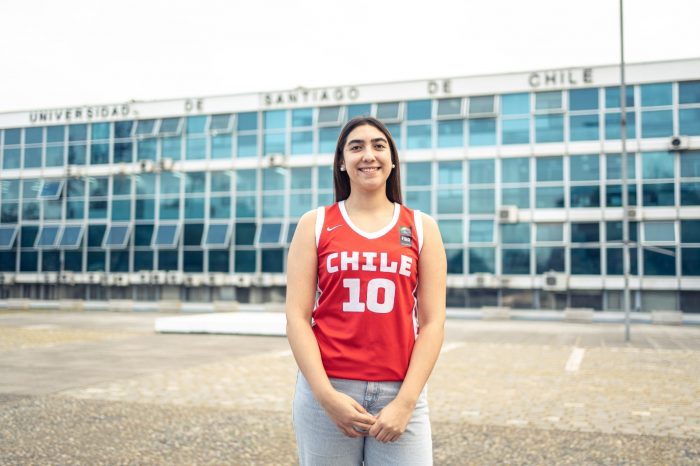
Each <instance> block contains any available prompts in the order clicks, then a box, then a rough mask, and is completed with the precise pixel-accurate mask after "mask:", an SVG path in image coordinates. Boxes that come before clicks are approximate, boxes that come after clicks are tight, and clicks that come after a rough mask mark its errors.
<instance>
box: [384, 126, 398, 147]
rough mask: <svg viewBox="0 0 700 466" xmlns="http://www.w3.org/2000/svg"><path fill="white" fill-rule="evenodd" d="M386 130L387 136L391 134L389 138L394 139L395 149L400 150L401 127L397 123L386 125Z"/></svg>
mask: <svg viewBox="0 0 700 466" xmlns="http://www.w3.org/2000/svg"><path fill="white" fill-rule="evenodd" d="M386 129H388V130H389V134H391V137H392V138H393V139H394V143H395V144H396V149H397V150H398V149H401V125H400V124H398V123H396V124H392V125H386Z"/></svg>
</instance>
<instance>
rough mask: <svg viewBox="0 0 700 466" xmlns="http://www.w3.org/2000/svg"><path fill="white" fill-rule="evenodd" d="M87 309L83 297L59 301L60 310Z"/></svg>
mask: <svg viewBox="0 0 700 466" xmlns="http://www.w3.org/2000/svg"><path fill="white" fill-rule="evenodd" d="M84 309H85V301H83V300H82V299H61V300H60V301H59V302H58V310H59V311H82V310H84Z"/></svg>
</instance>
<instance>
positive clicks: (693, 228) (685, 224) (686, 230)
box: [681, 220, 700, 243]
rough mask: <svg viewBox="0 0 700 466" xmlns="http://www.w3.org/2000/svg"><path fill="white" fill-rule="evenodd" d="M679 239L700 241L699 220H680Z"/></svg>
mask: <svg viewBox="0 0 700 466" xmlns="http://www.w3.org/2000/svg"><path fill="white" fill-rule="evenodd" d="M681 241H682V242H683V243H700V220H681Z"/></svg>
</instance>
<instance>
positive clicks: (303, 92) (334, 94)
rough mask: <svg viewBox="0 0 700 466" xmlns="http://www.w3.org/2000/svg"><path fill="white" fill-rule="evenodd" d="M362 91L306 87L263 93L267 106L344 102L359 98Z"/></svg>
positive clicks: (351, 88) (352, 88) (354, 88)
mask: <svg viewBox="0 0 700 466" xmlns="http://www.w3.org/2000/svg"><path fill="white" fill-rule="evenodd" d="M359 96H360V91H359V90H358V89H357V88H356V87H347V88H343V87H336V88H335V89H304V88H299V89H295V90H293V91H287V92H278V93H271V94H263V96H262V97H263V102H264V103H265V105H267V106H276V105H290V104H292V105H293V104H324V103H333V102H337V103H342V102H343V101H345V100H357V98H358V97H359Z"/></svg>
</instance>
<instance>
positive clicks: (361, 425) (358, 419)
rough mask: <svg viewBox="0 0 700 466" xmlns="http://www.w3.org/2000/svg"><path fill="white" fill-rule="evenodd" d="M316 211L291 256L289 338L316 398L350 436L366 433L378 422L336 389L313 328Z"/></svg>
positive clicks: (302, 226)
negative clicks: (329, 378) (322, 359)
mask: <svg viewBox="0 0 700 466" xmlns="http://www.w3.org/2000/svg"><path fill="white" fill-rule="evenodd" d="M315 225H316V211H311V212H308V213H306V214H305V215H304V216H303V217H302V218H301V219H300V220H299V224H298V225H297V229H296V231H295V232H294V238H293V239H292V244H291V245H290V247H289V255H288V256H287V305H286V313H287V338H288V340H289V346H290V347H291V348H292V353H294V358H295V359H296V362H297V365H298V366H299V370H301V372H302V373H303V374H304V377H305V378H306V380H307V381H308V382H309V385H310V386H311V390H312V391H313V393H314V396H315V397H316V400H318V402H319V403H320V404H321V406H323V408H324V409H325V410H326V412H327V413H328V415H329V416H330V418H331V419H332V420H333V422H335V424H336V425H337V426H338V428H339V429H340V430H341V431H342V432H343V433H344V434H345V435H347V436H349V437H358V436H361V435H363V434H362V433H361V432H358V431H357V430H356V429H355V428H354V427H357V428H358V429H362V430H367V429H369V428H370V427H371V426H372V424H373V423H374V416H372V415H370V414H369V413H368V412H367V411H366V410H365V409H364V408H363V407H362V405H360V404H359V403H357V402H356V401H355V400H353V399H352V398H350V397H349V396H347V395H345V394H343V393H340V392H338V391H336V390H335V389H334V388H333V386H332V385H331V383H330V381H329V380H328V376H327V375H326V371H325V369H324V368H323V363H322V362H321V352H320V351H319V349H318V343H317V341H316V336H315V335H314V333H313V330H312V329H311V312H312V311H313V308H314V301H315V299H316V286H317V279H318V278H317V268H318V267H317V266H318V257H317V252H316V239H315V234H314V230H315Z"/></svg>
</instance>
